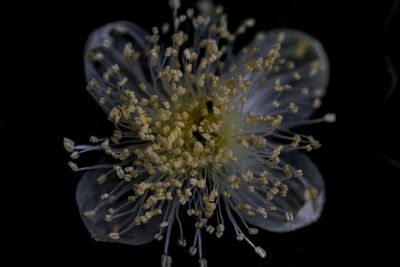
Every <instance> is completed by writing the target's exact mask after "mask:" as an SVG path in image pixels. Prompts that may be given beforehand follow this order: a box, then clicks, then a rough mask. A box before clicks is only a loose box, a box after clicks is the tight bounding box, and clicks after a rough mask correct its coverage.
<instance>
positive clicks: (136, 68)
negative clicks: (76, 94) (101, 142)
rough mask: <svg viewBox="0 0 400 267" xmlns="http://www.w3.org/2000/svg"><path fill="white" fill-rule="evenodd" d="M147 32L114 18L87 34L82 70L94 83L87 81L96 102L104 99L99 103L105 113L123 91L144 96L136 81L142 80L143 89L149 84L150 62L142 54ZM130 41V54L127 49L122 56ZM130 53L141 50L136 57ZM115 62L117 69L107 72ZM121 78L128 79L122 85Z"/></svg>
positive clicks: (146, 45)
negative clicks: (113, 20)
mask: <svg viewBox="0 0 400 267" xmlns="http://www.w3.org/2000/svg"><path fill="white" fill-rule="evenodd" d="M147 35H148V34H147V32H146V31H144V30H143V29H142V28H140V27H139V26H137V25H136V24H133V23H131V22H126V21H117V22H113V23H109V24H106V25H104V26H102V27H100V28H98V29H96V30H95V31H93V32H92V34H91V35H90V36H89V38H88V40H87V43H86V48H85V73H86V80H87V81H88V82H90V81H92V80H93V79H94V80H96V85H95V86H91V85H90V84H89V85H88V90H89V92H90V93H91V94H92V95H93V97H94V98H95V99H96V100H97V101H98V102H99V101H101V100H100V99H101V98H104V99H105V102H104V104H103V105H102V107H103V109H104V111H105V112H109V111H110V110H111V108H112V107H113V106H114V105H115V104H116V103H117V102H118V101H119V96H120V94H121V92H122V91H123V90H125V89H128V90H132V91H134V92H135V93H136V94H138V95H139V96H144V92H143V91H142V90H140V89H139V84H141V83H143V84H144V85H145V86H146V88H149V87H151V86H150V80H151V78H150V73H149V62H148V59H147V57H145V52H146V51H147V49H148V48H149V46H148V43H147V41H146V40H145V37H146V36H147ZM129 44H131V48H132V49H133V50H130V49H129V51H130V52H131V54H129V55H131V57H130V56H128V54H127V53H128V52H126V53H125V55H124V51H128V50H127V49H126V47H127V46H129ZM132 51H134V52H132ZM132 53H140V56H139V58H138V59H136V60H134V59H132V58H133V57H134V56H133V55H132ZM114 65H118V70H119V71H118V72H113V71H110V69H111V68H112V66H114ZM107 71H109V72H108V74H107ZM124 77H126V78H128V81H127V83H126V84H125V85H124V86H121V85H119V84H118V82H119V81H121V80H122V79H123V78H124ZM91 87H95V88H96V89H94V90H93V88H91ZM106 88H108V89H107V90H109V92H108V93H107V92H106V91H107V90H106Z"/></svg>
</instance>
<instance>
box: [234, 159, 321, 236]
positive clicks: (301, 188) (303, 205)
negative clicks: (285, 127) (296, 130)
mask: <svg viewBox="0 0 400 267" xmlns="http://www.w3.org/2000/svg"><path fill="white" fill-rule="evenodd" d="M281 161H282V162H284V163H286V164H290V165H291V166H292V167H294V168H295V169H299V168H300V169H302V171H303V176H301V177H298V178H291V179H285V180H284V181H283V180H282V182H284V183H285V184H286V185H287V186H288V187H289V191H288V193H287V196H286V197H281V196H279V195H277V196H275V198H274V199H273V200H272V202H271V201H268V200H267V199H266V190H265V189H264V190H257V188H256V192H255V193H249V192H247V191H245V190H243V189H241V190H239V191H238V192H237V197H238V198H239V199H240V200H241V201H243V202H245V203H248V204H250V205H252V206H253V207H264V208H269V207H270V206H271V204H273V205H275V206H276V207H277V208H278V211H277V212H270V213H269V215H268V218H267V219H265V218H262V217H261V216H258V215H257V216H255V217H250V216H247V215H246V214H244V213H243V214H242V216H243V218H244V219H245V220H246V221H247V222H249V223H250V224H252V225H254V226H257V227H260V228H262V229H265V230H268V231H273V232H288V231H293V230H296V229H298V228H301V227H304V226H307V225H309V224H311V223H313V222H315V221H316V220H318V218H319V217H320V215H321V212H322V209H323V206H324V203H325V190H324V181H323V178H322V176H321V174H320V172H319V171H318V169H317V167H316V166H315V165H314V163H312V162H311V160H310V159H309V158H308V157H307V156H305V155H304V154H302V153H300V152H288V153H283V154H282V157H281ZM267 171H268V172H269V173H270V174H271V175H274V176H275V177H278V173H277V172H276V173H275V172H274V171H271V170H267ZM280 176H282V174H280ZM258 189H259V188H258ZM285 212H291V213H292V214H293V220H292V221H288V220H287V218H286V214H285Z"/></svg>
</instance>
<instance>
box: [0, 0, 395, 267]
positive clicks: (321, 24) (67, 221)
mask: <svg viewBox="0 0 400 267" xmlns="http://www.w3.org/2000/svg"><path fill="white" fill-rule="evenodd" d="M187 2H189V1H187ZM215 2H216V3H221V4H223V5H224V6H225V10H226V13H228V16H229V23H230V26H231V29H234V28H235V27H236V26H237V25H238V24H239V23H240V21H241V20H242V19H245V18H248V17H254V18H255V19H256V20H257V26H256V28H255V30H269V29H273V28H276V27H290V28H295V29H299V30H302V31H305V32H307V33H309V34H311V35H313V36H314V37H316V38H317V39H319V40H320V41H321V43H322V44H323V45H324V47H325V49H326V51H327V54H328V57H329V59H330V63H331V82H330V84H329V88H328V91H327V95H326V97H325V98H324V99H323V106H322V108H321V109H320V110H319V111H318V112H317V114H316V116H321V115H323V114H325V113H326V112H335V113H336V114H337V118H338V120H337V123H335V124H321V125H316V126H315V127H314V126H313V127H311V128H306V129H305V131H306V132H312V134H313V135H314V136H316V137H318V138H319V139H320V141H321V142H322V144H323V147H322V148H321V149H320V150H319V151H316V152H312V153H311V154H310V157H311V158H312V160H313V161H314V162H315V163H316V164H317V166H318V167H319V168H320V171H321V173H322V174H323V176H324V178H325V182H326V190H327V192H326V194H327V202H326V207H325V210H324V212H323V215H322V217H321V219H320V220H319V221H318V222H317V223H315V224H313V225H312V226H309V227H307V228H304V229H302V230H299V231H296V232H293V233H287V234H274V233H267V232H262V233H261V234H260V235H259V236H258V237H257V238H256V244H258V245H260V246H262V247H264V248H265V249H266V251H267V254H268V256H267V258H266V259H265V260H261V259H259V257H258V256H257V255H256V254H255V253H254V251H253V250H252V249H251V248H250V247H249V246H247V245H246V244H245V243H238V242H236V241H235V236H234V235H233V234H232V235H230V234H229V233H232V232H231V230H232V229H228V232H227V234H226V235H225V236H224V238H223V239H221V240H217V239H216V238H210V237H206V240H205V244H204V250H205V257H206V258H207V259H208V262H209V266H211V267H212V266H247V267H253V266H254V267H259V266H274V267H275V266H277V267H279V266H285V267H292V266H293V267H295V266H309V267H314V266H315V267H317V266H342V261H343V259H342V258H343V255H344V254H345V253H346V249H345V247H348V246H349V245H350V246H351V245H352V244H353V241H354V240H353V239H354V237H355V236H356V235H358V234H361V235H360V239H359V241H362V240H363V239H362V238H365V235H366V234H368V232H363V230H361V229H362V228H363V227H364V223H367V222H368V221H369V216H368V215H365V214H364V215H362V214H361V215H360V213H361V209H362V208H363V207H364V206H369V205H370V204H371V202H374V201H373V198H372V197H373V196H371V195H372V194H373V192H369V191H368V192H367V193H366V189H364V186H365V185H366V184H369V183H372V182H370V179H369V178H370V176H374V179H373V182H374V183H375V182H376V181H377V180H376V179H382V180H383V181H387V179H391V178H392V177H398V176H399V175H398V174H399V172H398V169H396V168H395V162H393V160H396V158H399V157H398V156H399V155H398V153H397V152H396V150H395V146H396V145H397V143H398V142H397V141H396V140H397V139H398V137H399V134H398V133H399V131H398V130H396V129H395V128H394V126H395V125H396V124H397V123H398V121H399V120H398V118H397V116H398V114H399V113H398V112H396V111H397V110H398V108H397V104H396V103H398V96H399V93H398V90H395V91H394V93H393V94H390V97H388V98H387V99H386V98H385V97H386V95H387V93H388V91H389V88H390V85H391V84H390V81H391V79H390V78H391V76H390V75H389V74H388V72H387V70H388V68H387V66H388V65H387V64H386V63H387V60H386V61H385V60H384V61H383V62H382V51H383V53H384V55H386V56H387V57H388V58H390V59H392V60H390V63H391V64H392V65H393V66H394V67H395V68H396V67H398V58H397V57H396V55H395V54H396V53H395V49H394V47H395V45H394V44H393V42H394V39H395V38H394V36H395V30H396V29H394V26H392V24H389V26H388V27H386V28H385V30H384V32H382V25H383V21H384V20H385V18H387V16H388V14H389V13H390V10H391V8H392V3H388V4H387V7H384V8H383V9H382V7H380V6H379V7H378V6H376V4H375V5H374V6H372V5H371V6H368V5H367V4H365V3H364V4H363V5H362V6H350V5H349V4H348V3H346V4H344V3H339V2H337V1H331V2H329V3H327V1H319V2H318V3H312V2H308V1H294V0H292V1H290V0H284V1H267V0H251V1H250V0H247V1H215ZM381 2H383V1H381ZM5 11H8V12H10V14H12V17H13V19H11V20H10V19H6V21H4V24H3V25H5V27H4V29H3V34H4V36H5V38H4V39H3V40H2V42H3V45H5V46H6V48H5V49H4V50H3V56H4V57H5V58H11V60H10V62H9V63H8V62H3V64H4V65H3V67H5V69H6V70H7V72H6V75H5V74H3V76H6V79H7V80H8V82H7V84H6V85H4V84H3V86H2V89H1V95H0V96H1V98H0V101H1V111H2V112H1V113H0V114H1V117H0V118H1V125H0V129H1V142H2V143H1V147H2V148H3V150H2V151H3V156H4V158H6V161H3V163H2V167H3V168H2V169H3V171H4V173H3V174H2V175H1V177H2V180H3V181H5V184H4V186H3V188H2V191H4V193H6V194H5V197H6V202H5V203H6V204H5V209H6V214H7V216H6V218H8V219H7V220H6V221H7V223H8V224H9V226H7V228H6V231H5V233H6V235H7V236H8V235H9V236H10V239H9V240H10V241H8V248H9V249H12V250H14V249H15V250H14V251H23V252H24V253H22V254H21V257H13V260H15V261H18V260H19V259H22V260H26V259H25V257H24V256H26V257H28V260H30V261H32V262H36V261H37V262H38V263H52V264H53V265H55V266H58V265H61V263H70V264H76V265H78V264H79V265H80V264H81V263H87V264H90V265H91V266H110V265H112V266H133V267H136V266H138V267H139V266H149V267H153V266H159V261H160V255H161V254H162V246H161V244H159V243H157V242H153V243H151V244H148V245H145V246H140V247H130V246H126V245H119V244H110V243H97V242H95V241H92V240H91V239H90V236H89V234H88V233H87V231H86V229H85V227H84V225H83V223H82V222H81V220H80V218H79V214H78V210H77V207H76V204H75V199H74V196H75V187H76V184H77V183H78V180H79V178H80V174H79V173H78V174H77V173H73V172H72V171H71V170H70V169H69V168H68V166H67V162H68V160H69V157H68V155H67V153H65V152H64V149H63V146H62V138H63V137H64V136H67V137H69V138H71V139H73V140H76V141H77V142H79V143H85V142H87V140H88V138H89V136H90V135H98V136H102V135H106V134H109V132H110V130H111V129H112V128H113V127H112V125H111V124H110V123H109V122H108V121H107V118H106V116H105V115H104V114H103V112H102V111H101V110H100V108H99V107H98V105H97V103H96V102H95V101H94V100H93V99H92V97H91V96H90V95H89V94H88V93H87V92H86V90H85V86H86V83H85V78H84V73H83V48H84V44H85V41H86V38H87V37H88V35H89V34H90V32H91V31H92V30H94V29H95V28H97V27H99V26H101V25H103V24H105V23H107V22H111V21H115V20H130V21H133V22H135V23H136V24H138V25H140V26H142V27H144V28H145V29H146V30H151V27H152V26H160V25H161V24H162V23H163V22H165V21H169V20H170V10H169V7H168V5H167V1H161V0H160V1H153V0H147V1H130V2H129V4H127V3H124V4H122V3H119V2H117V1H111V2H107V3H106V4H100V3H97V2H96V3H93V4H92V5H90V4H87V6H84V5H83V4H81V5H72V4H70V3H57V4H46V5H38V4H35V6H29V5H22V4H21V5H20V6H14V7H10V8H9V9H8V10H5ZM397 13H398V12H397ZM394 20H397V21H398V18H397V17H396V16H394ZM393 23H394V22H393ZM246 38H247V39H246ZM250 39H251V33H250V34H249V35H246V36H244V37H243V38H242V41H241V42H242V43H243V44H245V43H246V41H248V40H250ZM382 76H383V77H382ZM382 81H383V82H382ZM385 99H386V100H385ZM370 164H371V165H370ZM375 168H376V169H378V170H379V172H377V173H378V174H379V176H375V175H376V174H375V172H374V170H373V169H375ZM385 179H386V180H385ZM389 181H390V180H389ZM8 182H10V185H8ZM385 185H386V184H385ZM365 195H367V196H366V197H367V198H364V197H365ZM360 216H361V217H360ZM359 230H361V233H360V231H359ZM356 232H357V234H356ZM355 246H356V245H355ZM186 250H187V249H186ZM186 250H181V249H180V248H175V249H173V250H172V253H171V254H172V256H173V258H174V265H173V266H176V267H179V266H197V258H191V257H189V256H188V255H187V251H186Z"/></svg>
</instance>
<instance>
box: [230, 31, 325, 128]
mask: <svg viewBox="0 0 400 267" xmlns="http://www.w3.org/2000/svg"><path fill="white" fill-rule="evenodd" d="M278 42H279V43H280V46H281V48H280V51H279V54H280V55H279V58H278V59H277V62H278V66H279V70H276V71H268V72H266V71H263V72H258V73H255V72H253V73H249V74H247V75H246V76H245V77H244V78H245V79H247V80H250V81H251V84H253V86H252V88H251V89H250V91H249V94H248V96H247V97H248V102H247V104H246V105H245V106H244V109H243V110H244V112H256V113H258V114H268V115H274V114H281V115H283V122H282V124H283V126H286V127H290V126H291V124H292V123H296V122H298V121H299V120H302V119H305V118H307V117H309V116H311V115H312V113H313V111H314V110H315V108H317V107H318V106H319V105H318V102H319V99H320V98H321V97H323V95H324V94H325V90H326V86H327V84H328V80H329V63H328V58H327V56H326V53H325V50H324V48H323V47H322V45H321V44H320V42H319V41H318V40H316V39H315V38H313V37H311V36H310V35H308V34H306V33H303V32H300V31H295V30H290V29H280V30H274V31H270V32H267V33H262V34H259V35H258V36H257V37H256V38H255V40H254V41H252V42H251V43H250V44H249V45H248V46H247V48H248V49H250V48H258V49H259V52H257V53H256V54H255V55H254V58H260V57H265V56H266V55H267V54H268V52H269V51H271V48H272V47H273V46H274V45H276V44H277V43H278ZM281 59H284V62H279V61H280V60H281ZM245 63H246V56H245V54H244V53H242V54H241V55H239V57H238V60H237V62H236V65H237V66H240V65H242V66H243V65H245ZM264 78H266V80H265V79H264ZM262 79H264V83H263V82H262ZM277 79H279V80H280V84H281V85H286V84H288V85H290V86H291V89H289V90H285V91H283V92H278V91H276V90H275V81H276V80H277ZM265 82H266V83H265ZM316 99H318V100H316ZM274 100H277V101H278V102H279V104H280V105H279V107H274V106H273V101H274ZM291 102H293V103H295V104H296V105H297V106H298V112H297V113H295V114H294V113H292V112H290V111H288V109H287V107H288V105H289V103H291Z"/></svg>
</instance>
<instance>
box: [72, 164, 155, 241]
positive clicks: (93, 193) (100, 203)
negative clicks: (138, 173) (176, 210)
mask: <svg viewBox="0 0 400 267" xmlns="http://www.w3.org/2000/svg"><path fill="white" fill-rule="evenodd" d="M101 174H103V170H101V169H97V170H92V171H88V172H87V173H86V174H85V175H84V176H83V177H82V178H81V180H80V182H79V184H78V187H77V191H76V200H77V203H78V208H79V211H80V213H81V217H82V220H83V222H84V223H85V226H86V228H87V229H88V231H89V232H90V233H91V234H92V237H93V238H94V239H96V240H98V241H106V242H119V243H125V244H130V245H141V244H145V243H148V242H150V241H152V240H153V239H154V235H155V234H156V233H157V231H158V226H159V225H160V223H161V222H162V217H161V216H156V217H153V218H152V219H151V220H149V221H148V222H147V223H146V224H143V225H140V226H136V225H135V226H133V227H131V228H130V229H129V230H128V231H126V232H124V234H120V238H119V239H111V238H110V237H109V234H110V233H111V232H121V231H124V230H125V229H127V228H126V227H128V226H129V225H131V224H132V223H133V219H134V218H135V216H136V214H135V213H130V214H128V215H125V216H121V217H118V218H114V219H112V220H111V221H110V222H109V221H106V220H105V216H106V215H107V211H108V210H109V209H110V208H117V207H120V206H121V205H122V204H124V203H127V202H128V200H127V197H128V194H129V193H130V192H131V191H132V183H130V182H126V183H124V184H123V185H122V186H121V187H120V188H119V189H118V190H117V191H116V193H115V195H114V196H117V199H116V200H115V201H113V202H112V203H110V201H109V200H102V198H101V196H102V195H103V194H105V193H110V192H111V191H112V190H113V189H114V188H115V187H116V186H117V185H118V184H119V183H121V180H120V179H119V178H117V177H116V175H115V172H112V173H111V174H109V175H108V178H107V180H106V181H105V182H104V183H103V184H99V183H98V182H97V179H98V177H100V175H101ZM139 204H140V201H139V200H138V201H137V202H134V203H132V204H130V205H127V206H126V207H125V208H123V209H122V210H120V211H119V212H127V211H130V210H132V209H134V208H138V207H137V205H139ZM96 207H97V208H96ZM93 210H96V212H95V213H93V214H90V213H91V211H93ZM115 214H116V213H115Z"/></svg>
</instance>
